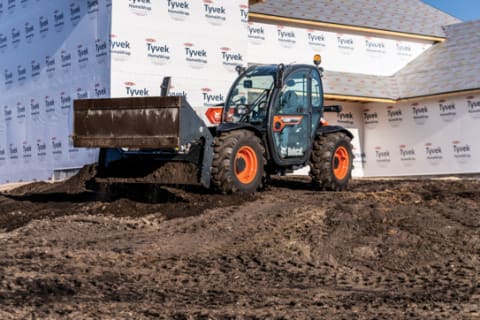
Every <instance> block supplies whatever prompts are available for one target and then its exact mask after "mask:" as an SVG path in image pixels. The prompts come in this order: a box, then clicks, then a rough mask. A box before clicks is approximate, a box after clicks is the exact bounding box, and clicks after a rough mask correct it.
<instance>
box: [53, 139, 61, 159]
mask: <svg viewBox="0 0 480 320" xmlns="http://www.w3.org/2000/svg"><path fill="white" fill-rule="evenodd" d="M52 155H53V157H54V158H55V159H56V160H58V159H60V158H61V156H62V141H60V140H59V139H57V137H52Z"/></svg>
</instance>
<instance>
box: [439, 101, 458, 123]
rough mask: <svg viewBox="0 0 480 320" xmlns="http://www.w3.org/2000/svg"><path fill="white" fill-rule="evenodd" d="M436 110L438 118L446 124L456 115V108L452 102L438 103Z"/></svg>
mask: <svg viewBox="0 0 480 320" xmlns="http://www.w3.org/2000/svg"><path fill="white" fill-rule="evenodd" d="M438 110H439V111H440V118H442V120H443V121H446V122H450V121H452V120H453V119H455V116H456V115H457V108H456V107H455V103H453V102H447V101H445V100H440V101H438Z"/></svg>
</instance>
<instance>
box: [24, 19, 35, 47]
mask: <svg viewBox="0 0 480 320" xmlns="http://www.w3.org/2000/svg"><path fill="white" fill-rule="evenodd" d="M34 37H35V27H34V26H33V24H31V23H30V22H26V23H25V41H26V42H27V43H32V40H33V38H34Z"/></svg>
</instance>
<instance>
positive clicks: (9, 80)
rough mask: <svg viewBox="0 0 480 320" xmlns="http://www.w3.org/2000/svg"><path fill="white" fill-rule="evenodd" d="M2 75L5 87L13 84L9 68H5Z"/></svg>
mask: <svg viewBox="0 0 480 320" xmlns="http://www.w3.org/2000/svg"><path fill="white" fill-rule="evenodd" d="M3 75H4V78H5V81H4V83H5V87H7V88H10V87H11V86H12V84H13V73H12V72H11V71H10V70H8V69H5V71H4V73H3Z"/></svg>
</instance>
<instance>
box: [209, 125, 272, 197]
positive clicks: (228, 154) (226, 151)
mask: <svg viewBox="0 0 480 320" xmlns="http://www.w3.org/2000/svg"><path fill="white" fill-rule="evenodd" d="M213 150H214V155H213V162H212V183H213V186H214V188H215V189H216V190H218V191H220V192H221V193H224V194H225V193H234V192H242V193H251V192H255V191H257V190H258V189H259V188H261V187H262V184H263V182H264V180H265V168H264V167H265V163H266V160H265V148H264V147H263V144H262V142H261V140H260V138H258V137H257V136H256V135H255V134H254V133H253V132H252V131H249V130H237V131H231V132H225V133H222V134H221V135H220V136H219V137H217V138H215V143H214V148H213Z"/></svg>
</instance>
